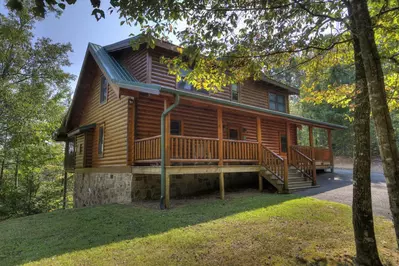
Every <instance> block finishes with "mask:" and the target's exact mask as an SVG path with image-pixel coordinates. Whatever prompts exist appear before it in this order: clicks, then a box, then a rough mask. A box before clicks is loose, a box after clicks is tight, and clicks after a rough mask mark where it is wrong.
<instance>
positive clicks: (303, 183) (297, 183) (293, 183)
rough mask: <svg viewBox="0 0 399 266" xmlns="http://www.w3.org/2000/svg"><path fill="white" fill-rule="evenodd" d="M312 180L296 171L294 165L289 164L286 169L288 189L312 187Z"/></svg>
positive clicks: (290, 190)
mask: <svg viewBox="0 0 399 266" xmlns="http://www.w3.org/2000/svg"><path fill="white" fill-rule="evenodd" d="M313 187H314V186H312V180H310V179H309V178H307V177H304V175H303V174H302V173H301V172H300V171H298V169H296V168H295V167H294V166H290V167H289V169H288V191H289V192H292V191H296V190H301V189H307V188H313Z"/></svg>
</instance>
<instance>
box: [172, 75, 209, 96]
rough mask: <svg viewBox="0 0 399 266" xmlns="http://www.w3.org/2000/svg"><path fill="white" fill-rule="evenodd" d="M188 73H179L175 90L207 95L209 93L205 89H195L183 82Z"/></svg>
mask: <svg viewBox="0 0 399 266" xmlns="http://www.w3.org/2000/svg"><path fill="white" fill-rule="evenodd" d="M188 73H189V71H184V70H182V71H181V73H180V75H181V79H180V81H179V82H178V83H177V88H178V89H179V90H185V91H191V92H200V93H203V94H206V95H208V94H209V91H207V90H205V89H196V88H194V86H193V85H191V84H190V83H188V82H187V81H184V80H183V79H184V78H185V77H186V76H187V74H188Z"/></svg>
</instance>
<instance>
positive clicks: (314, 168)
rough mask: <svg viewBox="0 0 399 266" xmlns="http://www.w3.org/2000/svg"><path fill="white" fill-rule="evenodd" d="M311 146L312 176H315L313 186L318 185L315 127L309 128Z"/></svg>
mask: <svg viewBox="0 0 399 266" xmlns="http://www.w3.org/2000/svg"><path fill="white" fill-rule="evenodd" d="M309 145H310V148H311V158H310V159H312V168H313V171H312V176H313V182H312V185H313V186H315V185H316V158H315V151H314V143H313V127H312V126H309Z"/></svg>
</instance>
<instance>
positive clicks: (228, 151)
mask: <svg viewBox="0 0 399 266" xmlns="http://www.w3.org/2000/svg"><path fill="white" fill-rule="evenodd" d="M223 161H225V162H256V161H258V142H252V141H246V140H228V139H226V140H223Z"/></svg>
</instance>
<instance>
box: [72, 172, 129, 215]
mask: <svg viewBox="0 0 399 266" xmlns="http://www.w3.org/2000/svg"><path fill="white" fill-rule="evenodd" d="M131 191H132V174H131V173H84V174H82V173H76V174H75V188H74V197H73V201H74V206H75V207H76V208H79V207H85V206H90V205H99V204H108V203H130V202H131V201H132V198H131Z"/></svg>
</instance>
